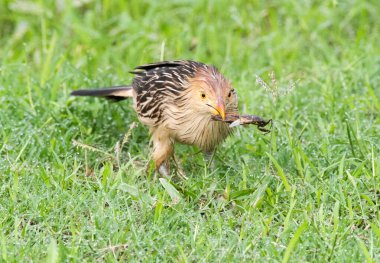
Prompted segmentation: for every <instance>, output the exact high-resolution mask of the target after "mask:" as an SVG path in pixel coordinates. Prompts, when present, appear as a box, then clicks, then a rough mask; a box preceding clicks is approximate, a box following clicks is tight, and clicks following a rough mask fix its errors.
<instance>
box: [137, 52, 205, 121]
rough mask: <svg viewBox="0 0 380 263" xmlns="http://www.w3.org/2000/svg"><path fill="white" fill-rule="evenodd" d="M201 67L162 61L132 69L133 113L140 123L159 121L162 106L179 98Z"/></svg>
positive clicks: (186, 63) (192, 64) (191, 62)
mask: <svg viewBox="0 0 380 263" xmlns="http://www.w3.org/2000/svg"><path fill="white" fill-rule="evenodd" d="M200 66H204V64H202V63H199V62H195V61H188V60H183V61H163V62H158V63H153V64H147V65H143V66H139V67H136V68H135V70H134V71H132V73H133V74H136V77H135V78H134V80H133V83H132V86H133V89H134V91H135V92H136V110H137V113H138V114H139V117H140V119H141V120H142V121H143V122H145V123H147V124H148V122H149V124H158V123H160V122H161V121H162V120H163V116H162V113H163V111H164V108H165V107H166V106H165V104H166V103H167V102H169V101H173V100H175V99H176V98H178V97H180V95H181V92H183V91H184V90H185V89H186V88H187V85H186V83H187V80H188V78H191V77H193V76H194V74H195V72H196V70H197V68H198V67H200Z"/></svg>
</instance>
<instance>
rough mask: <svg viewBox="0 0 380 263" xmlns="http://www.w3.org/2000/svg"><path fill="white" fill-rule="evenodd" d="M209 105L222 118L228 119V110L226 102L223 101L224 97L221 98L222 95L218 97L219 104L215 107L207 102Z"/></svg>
mask: <svg viewBox="0 0 380 263" xmlns="http://www.w3.org/2000/svg"><path fill="white" fill-rule="evenodd" d="M207 106H209V107H210V108H212V112H213V113H214V114H215V115H219V116H220V117H221V118H222V120H225V119H226V110H225V107H224V102H223V99H222V98H220V97H219V98H218V101H217V104H216V106H215V107H214V106H212V105H211V104H207Z"/></svg>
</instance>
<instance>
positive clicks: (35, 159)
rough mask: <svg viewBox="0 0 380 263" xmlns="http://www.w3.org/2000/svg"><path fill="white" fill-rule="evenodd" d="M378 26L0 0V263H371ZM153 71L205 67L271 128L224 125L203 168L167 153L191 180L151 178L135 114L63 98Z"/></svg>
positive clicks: (259, 11)
mask: <svg viewBox="0 0 380 263" xmlns="http://www.w3.org/2000/svg"><path fill="white" fill-rule="evenodd" d="M379 14H380V4H379V2H378V1H377V0H373V1H359V0H357V1H354V0H352V1H275V0H273V1H224V0H221V1H216V0H211V1H202V0H196V1H186V0H185V1H175V0H173V1H144V0H139V1H134V0H132V1H110V0H104V1H91V0H84V1H64V0H56V1H25V0H19V1H7V0H0V173H1V176H0V200H1V202H0V228H1V230H2V231H1V232H0V259H1V260H0V261H4V262H20V261H41V260H45V259H47V260H48V261H49V262H57V261H70V262H71V261H73V262H83V261H109V262H112V261H126V260H128V261H178V262H188V261H190V262H191V261H210V262H214V261H247V262H251V261H263V262H267V261H282V262H287V261H288V260H290V261H292V262H297V261H301V262H307V261H317V262H320V261H322V262H323V261H333V262H347V261H360V262H364V261H367V262H372V261H379V260H380V258H379V255H380V251H379V247H380V224H379V221H380V220H379V219H380V214H379V203H380V199H379V196H380V180H379V176H380V172H379V171H380V140H379V132H380V118H379V112H380V101H379V100H380V89H379V84H380V45H379V43H380V30H379V25H380V17H379ZM162 59H166V60H174V59H192V60H198V61H202V62H204V63H207V64H214V65H215V66H217V67H218V68H219V69H220V70H221V71H222V72H223V74H224V75H225V76H226V77H227V78H229V79H231V81H232V83H233V86H234V88H235V89H236V90H237V92H238V94H239V104H240V106H239V107H240V110H241V112H244V113H251V114H256V115H259V116H262V117H263V118H265V119H268V118H272V119H273V120H274V125H273V128H272V132H271V133H270V134H269V135H263V134H261V133H260V132H258V131H257V130H256V129H255V128H254V127H248V128H238V129H237V132H236V133H235V136H233V137H231V138H229V139H228V140H227V141H226V142H225V143H224V144H223V146H221V147H220V149H219V150H218V152H217V154H216V169H215V170H212V171H211V170H209V169H207V168H206V164H205V163H204V161H203V159H202V156H200V155H199V154H197V153H198V150H197V149H195V148H191V147H188V146H178V147H176V151H177V158H178V160H180V161H181V163H182V165H183V168H184V170H185V171H186V174H187V176H188V177H189V179H188V180H181V179H179V178H178V177H177V176H175V175H173V177H171V178H166V179H161V180H155V178H154V173H153V170H152V165H151V164H150V162H149V157H148V156H149V153H150V149H149V147H148V145H149V137H148V131H147V129H146V128H145V127H143V126H142V125H138V127H136V128H134V129H129V127H130V125H131V124H132V123H134V122H138V120H137V117H136V115H135V113H134V112H133V110H132V108H131V102H128V101H127V102H122V103H118V104H116V103H110V102H107V101H103V100H98V99H87V98H72V97H70V96H69V94H70V92H71V91H72V90H74V89H78V88H94V87H106V86H111V85H120V84H128V83H130V81H131V80H132V75H131V74H129V73H128V71H129V70H132V69H133V68H134V67H135V66H138V65H141V64H144V63H150V62H154V61H159V60H162ZM257 77H260V78H261V79H262V80H263V81H264V82H266V83H267V85H268V86H269V87H270V89H271V90H272V92H268V91H267V90H265V89H264V87H263V86H262V85H259V84H257V83H256V80H257ZM276 94H277V95H278V96H276V97H274V96H273V95H276ZM128 130H129V131H130V133H129V134H128V136H126V135H125V134H126V133H127V132H128ZM126 137H128V138H127V140H125V141H124V142H125V143H124V144H122V140H123V138H126ZM120 146H122V147H121V148H122V149H121V150H120Z"/></svg>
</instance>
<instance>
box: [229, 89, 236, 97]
mask: <svg viewBox="0 0 380 263" xmlns="http://www.w3.org/2000/svg"><path fill="white" fill-rule="evenodd" d="M234 91H235V90H234V89H232V90H230V92H229V93H228V97H231V95H232V93H233V92H234Z"/></svg>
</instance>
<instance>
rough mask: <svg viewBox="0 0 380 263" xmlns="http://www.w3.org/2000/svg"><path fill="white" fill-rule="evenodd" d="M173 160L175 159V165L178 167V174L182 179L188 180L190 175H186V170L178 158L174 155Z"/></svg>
mask: <svg viewBox="0 0 380 263" xmlns="http://www.w3.org/2000/svg"><path fill="white" fill-rule="evenodd" d="M173 161H174V167H175V169H176V172H177V174H178V175H179V176H180V177H181V178H182V179H185V180H187V179H188V177H187V176H186V173H185V171H184V170H183V169H182V167H181V165H180V163H179V162H177V159H176V158H175V156H174V155H173Z"/></svg>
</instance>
